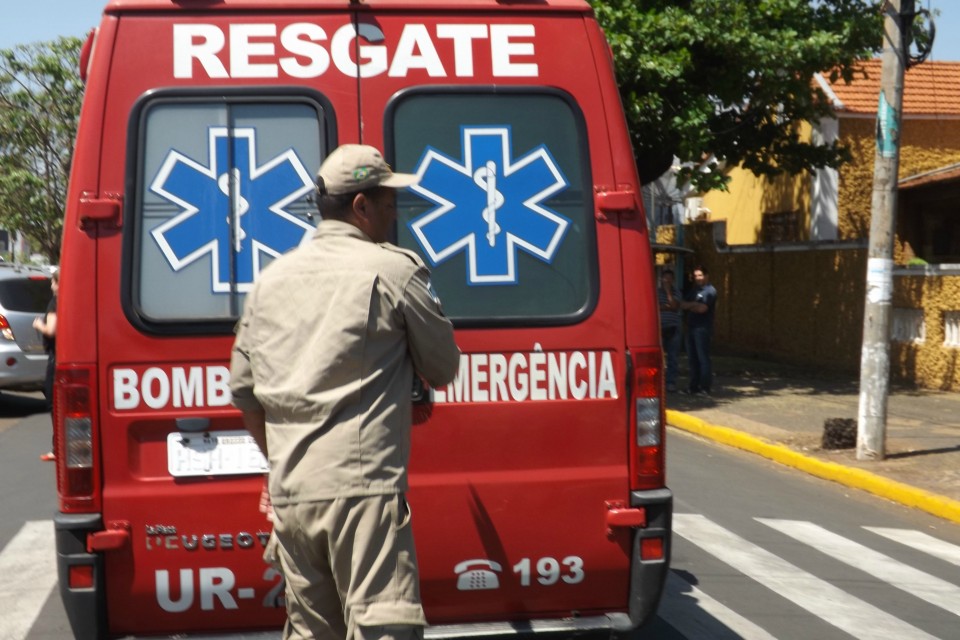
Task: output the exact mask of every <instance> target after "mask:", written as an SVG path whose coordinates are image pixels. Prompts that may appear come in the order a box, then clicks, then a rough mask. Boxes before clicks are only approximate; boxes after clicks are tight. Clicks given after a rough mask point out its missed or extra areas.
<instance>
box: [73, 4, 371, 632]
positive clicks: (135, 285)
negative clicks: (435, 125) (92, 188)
mask: <svg viewBox="0 0 960 640" xmlns="http://www.w3.org/2000/svg"><path fill="white" fill-rule="evenodd" d="M199 5H203V6H208V5H207V3H197V6H198V7H199ZM340 6H342V7H343V8H345V3H344V4H341V5H340ZM155 9H156V7H154V12H152V13H147V12H143V13H137V12H130V13H122V14H121V17H120V18H119V20H118V22H117V25H116V30H115V32H113V31H111V30H107V31H104V32H102V33H101V34H100V36H99V37H100V42H98V44H97V46H98V47H101V46H102V47H112V50H113V58H112V64H111V66H110V70H109V73H110V81H109V91H108V93H107V98H106V105H105V107H106V109H105V112H104V122H105V123H108V124H107V125H106V127H107V128H106V129H105V131H106V134H105V136H104V141H103V151H102V153H103V156H102V159H101V164H102V166H103V171H102V183H101V185H100V190H101V192H102V193H105V194H109V193H113V194H121V193H122V194H123V209H122V224H121V225H120V226H121V229H120V231H119V232H116V233H105V234H103V235H102V237H100V238H99V253H98V270H99V272H100V274H101V277H100V278H99V280H98V287H97V296H98V299H99V308H100V319H101V321H100V324H99V331H98V335H97V340H98V359H99V361H100V363H101V367H100V370H99V388H100V396H99V404H100V407H101V408H102V412H101V414H100V440H99V445H100V446H99V452H98V461H99V464H100V465H101V467H102V488H103V491H102V504H103V521H104V529H105V531H104V532H102V533H100V534H97V535H95V536H93V537H92V538H91V540H92V544H93V546H94V548H96V549H100V550H102V552H103V555H104V559H105V570H106V586H107V594H106V602H107V607H108V610H109V620H110V630H111V632H112V633H115V634H123V633H136V634H138V635H139V634H146V633H154V632H156V633H175V632H183V631H191V632H200V631H204V630H206V631H211V630H229V629H243V630H251V629H257V628H264V627H274V628H276V627H279V626H281V625H282V623H283V619H284V610H283V601H282V593H283V585H282V581H281V578H280V575H279V573H278V572H277V571H276V570H275V569H273V568H272V567H269V566H268V565H266V564H265V563H264V562H263V561H262V559H261V555H262V553H263V550H264V546H265V543H266V541H267V538H268V536H269V532H270V524H269V523H268V522H267V521H266V519H265V518H264V516H263V515H262V514H261V513H260V512H259V511H258V497H259V495H260V489H261V486H262V482H263V473H264V471H265V461H264V460H263V458H262V456H261V455H260V454H259V450H258V449H257V448H256V446H255V445H253V444H252V441H251V439H250V437H249V436H248V435H247V434H246V433H245V432H244V431H242V425H241V421H240V416H239V413H238V412H237V411H236V410H235V409H234V408H233V407H232V406H231V405H230V393H229V387H228V383H229V356H230V348H231V345H232V343H233V326H234V323H235V321H236V319H237V318H238V317H239V314H240V312H241V310H242V306H243V299H244V295H245V293H246V292H247V291H249V289H250V287H251V286H252V284H253V282H254V279H255V278H256V277H257V274H258V273H259V272H260V271H261V270H262V269H263V268H264V267H266V266H267V265H268V264H269V263H270V261H271V260H272V259H274V258H275V257H276V256H278V255H280V254H282V253H284V252H286V251H288V250H290V249H292V248H294V247H296V246H298V245H299V244H301V243H302V242H305V241H308V240H309V238H310V237H311V235H312V233H313V229H314V226H315V225H316V223H317V218H318V216H317V211H316V204H315V200H314V193H315V183H314V176H315V173H316V170H317V167H318V166H319V165H320V162H321V161H322V160H323V158H324V157H325V156H326V154H327V153H329V151H330V150H332V149H333V148H334V147H335V146H336V145H337V143H338V139H339V137H340V136H341V133H340V131H349V132H351V133H352V134H354V135H355V132H356V131H357V129H358V120H357V116H356V112H357V95H356V78H355V66H353V67H352V68H351V65H350V63H349V62H347V55H346V53H343V54H342V55H340V56H339V58H338V57H336V56H334V55H331V50H330V48H331V41H332V40H334V39H335V38H336V36H337V34H341V40H344V39H346V40H350V39H351V38H352V34H353V27H352V23H351V21H350V17H349V14H348V13H347V12H346V11H344V10H341V11H339V12H332V11H327V12H314V13H311V14H310V15H296V14H292V13H285V14H283V15H282V16H278V15H275V14H267V13H263V12H260V13H252V12H251V13H240V12H237V11H236V9H235V8H233V9H229V8H224V7H222V6H221V7H220V8H218V7H217V6H211V8H210V9H209V10H205V11H206V12H205V13H200V12H199V11H198V10H194V11H186V10H184V11H176V12H166V13H162V12H157V11H156V10H155ZM338 42H340V41H338ZM294 51H295V52H296V53H294ZM338 129H339V130H338ZM124 159H125V160H124ZM118 267H119V268H118ZM123 532H126V536H127V541H126V542H125V543H122V544H121V543H119V542H118V541H119V540H120V539H121V535H122V533H123Z"/></svg>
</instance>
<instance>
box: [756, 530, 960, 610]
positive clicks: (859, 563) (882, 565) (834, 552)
mask: <svg viewBox="0 0 960 640" xmlns="http://www.w3.org/2000/svg"><path fill="white" fill-rule="evenodd" d="M756 520H757V521H758V522H762V523H763V524H765V525H767V526H768V527H771V528H773V529H776V530H777V531H779V532H780V533H783V534H786V535H788V536H790V537H791V538H793V539H794V540H797V541H798V542H803V543H804V544H808V545H810V546H811V547H813V548H814V549H817V550H818V551H822V552H823V553H825V554H827V555H828V556H830V557H831V558H834V559H835V560H839V561H840V562H843V563H845V564H848V565H850V566H851V567H854V568H855V569H859V570H861V571H864V572H866V573H869V574H870V575H872V576H873V577H874V578H877V579H878V580H883V581H884V582H886V583H888V584H890V585H892V586H894V587H896V588H898V589H902V590H903V591H906V592H907V593H910V594H912V595H915V596H917V597H918V598H922V599H923V600H926V601H927V602H929V603H930V604H932V605H936V606H938V607H940V608H941V609H946V610H947V611H949V612H950V613H954V614H956V615H958V616H960V587H958V586H956V585H953V584H950V583H949V582H947V581H946V580H941V579H940V578H938V577H936V576H932V575H930V574H929V573H925V572H923V571H920V570H919V569H915V568H913V567H911V566H909V565H906V564H904V563H902V562H898V561H897V560H894V559H893V558H891V557H889V556H885V555H883V554H882V553H880V552H879V551H874V550H873V549H871V548H869V547H865V546H863V545H862V544H859V543H857V542H854V541H853V540H849V539H847V538H844V537H843V536H841V535H837V534H836V533H833V532H832V531H827V530H826V529H824V528H823V527H821V526H819V525H816V524H814V523H812V522H803V521H800V520H777V519H773V518H757V519H756Z"/></svg>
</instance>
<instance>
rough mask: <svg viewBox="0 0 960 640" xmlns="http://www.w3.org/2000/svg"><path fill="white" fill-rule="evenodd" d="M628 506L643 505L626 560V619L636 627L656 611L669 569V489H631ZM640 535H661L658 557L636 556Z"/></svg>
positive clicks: (648, 619)
mask: <svg viewBox="0 0 960 640" xmlns="http://www.w3.org/2000/svg"><path fill="white" fill-rule="evenodd" d="M630 506H631V507H643V508H644V509H645V510H646V514H647V526H646V527H643V528H638V529H635V530H634V534H633V548H632V553H633V556H632V559H631V562H630V623H631V624H632V625H633V626H634V627H640V626H642V625H644V624H646V623H647V622H649V621H650V620H651V619H652V618H653V617H654V615H656V613H657V606H658V605H659V604H660V596H661V594H662V593H663V589H664V584H665V583H666V579H667V572H668V571H669V570H670V550H671V546H672V544H671V539H670V538H671V523H672V520H673V492H671V491H670V490H669V489H666V488H664V489H657V490H653V491H634V492H632V493H631V494H630ZM644 538H662V539H663V558H662V559H659V560H648V561H643V560H641V559H640V541H641V540H642V539H644Z"/></svg>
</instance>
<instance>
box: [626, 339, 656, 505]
mask: <svg viewBox="0 0 960 640" xmlns="http://www.w3.org/2000/svg"><path fill="white" fill-rule="evenodd" d="M631 365H632V367H633V375H632V385H633V388H632V389H631V398H632V406H631V411H630V413H631V416H630V422H631V424H630V489H632V490H634V491H639V490H643V489H657V488H660V487H663V486H664V449H663V431H664V407H663V356H662V355H661V352H660V350H659V349H650V350H641V351H636V352H634V353H632V361H631Z"/></svg>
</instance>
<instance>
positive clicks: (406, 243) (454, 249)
mask: <svg viewBox="0 0 960 640" xmlns="http://www.w3.org/2000/svg"><path fill="white" fill-rule="evenodd" d="M386 133H387V135H386V139H387V145H388V147H389V149H388V153H389V154H390V155H391V156H392V157H393V159H394V162H395V164H396V169H397V170H398V171H405V172H411V173H417V174H419V175H420V176H421V181H420V183H419V184H418V185H416V186H414V187H412V188H410V189H408V190H404V191H403V192H402V193H400V194H399V197H398V225H397V239H398V243H399V244H400V245H401V246H403V247H406V248H409V249H413V250H415V251H417V252H418V253H419V254H420V255H421V256H422V257H423V258H424V260H425V262H426V263H427V265H428V266H430V269H431V272H432V280H433V285H434V287H435V289H436V290H437V293H438V294H439V296H440V298H441V300H442V302H443V307H444V311H445V312H446V314H447V315H448V316H449V317H450V318H452V319H453V320H455V321H457V323H458V325H459V326H469V325H489V324H494V325H497V324H503V325H523V324H565V323H571V322H575V321H577V320H578V319H580V318H582V317H583V316H585V315H586V314H588V313H589V312H590V311H591V310H592V308H593V306H594V305H595V303H596V299H597V293H598V291H597V289H598V286H597V255H596V251H597V249H596V240H595V229H594V220H593V195H592V191H591V186H590V185H592V180H591V177H590V173H589V171H590V169H589V167H590V162H589V157H588V148H589V145H588V144H587V138H586V127H585V125H584V121H583V116H582V114H581V112H580V110H579V108H578V107H577V106H576V104H575V103H574V102H573V100H572V99H571V98H570V97H569V96H567V95H566V94H564V93H561V92H559V91H545V90H543V89H541V88H537V89H530V90H523V89H504V88H497V89H496V91H494V90H493V89H491V90H490V91H489V92H485V91H482V90H481V91H477V90H470V91H456V90H444V91H438V90H429V91H418V92H411V93H405V94H402V95H401V96H399V97H398V98H396V99H395V100H394V102H393V103H392V104H391V107H390V109H389V110H388V113H387V132H386Z"/></svg>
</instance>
